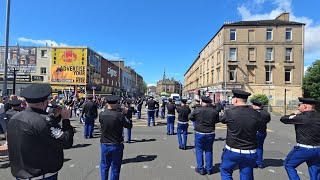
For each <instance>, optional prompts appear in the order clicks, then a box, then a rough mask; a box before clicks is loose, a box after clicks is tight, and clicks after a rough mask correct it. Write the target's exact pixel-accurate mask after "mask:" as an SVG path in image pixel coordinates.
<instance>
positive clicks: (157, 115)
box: [155, 109, 159, 118]
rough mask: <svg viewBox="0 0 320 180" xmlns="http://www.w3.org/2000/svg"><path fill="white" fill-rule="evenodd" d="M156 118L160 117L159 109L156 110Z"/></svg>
mask: <svg viewBox="0 0 320 180" xmlns="http://www.w3.org/2000/svg"><path fill="white" fill-rule="evenodd" d="M155 114H156V118H158V117H159V109H155Z"/></svg>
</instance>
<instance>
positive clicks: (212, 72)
mask: <svg viewBox="0 0 320 180" xmlns="http://www.w3.org/2000/svg"><path fill="white" fill-rule="evenodd" d="M213 74H214V71H211V83H213Z"/></svg>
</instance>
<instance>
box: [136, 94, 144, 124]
mask: <svg viewBox="0 0 320 180" xmlns="http://www.w3.org/2000/svg"><path fill="white" fill-rule="evenodd" d="M142 104H143V99H142V98H141V97H139V98H138V100H137V118H138V119H141V109H142Z"/></svg>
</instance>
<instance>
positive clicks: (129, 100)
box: [124, 98, 132, 104]
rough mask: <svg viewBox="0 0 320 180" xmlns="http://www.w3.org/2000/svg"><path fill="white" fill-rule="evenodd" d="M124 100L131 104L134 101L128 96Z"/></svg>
mask: <svg viewBox="0 0 320 180" xmlns="http://www.w3.org/2000/svg"><path fill="white" fill-rule="evenodd" d="M124 102H126V103H128V104H131V103H132V100H131V99H130V98H127V99H126V100H125V101H124Z"/></svg>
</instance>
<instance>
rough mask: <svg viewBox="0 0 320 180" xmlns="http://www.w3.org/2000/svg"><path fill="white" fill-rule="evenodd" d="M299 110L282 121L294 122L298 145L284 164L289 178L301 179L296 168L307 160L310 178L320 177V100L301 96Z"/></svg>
mask: <svg viewBox="0 0 320 180" xmlns="http://www.w3.org/2000/svg"><path fill="white" fill-rule="evenodd" d="M299 101H300V104H299V108H298V110H299V111H298V112H297V113H296V114H293V115H287V116H283V117H282V118H281V119H280V121H281V122H283V123H285V124H293V125H294V126H295V131H296V141H297V143H298V144H297V145H296V146H295V147H294V148H293V149H292V150H291V152H290V153H289V154H288V156H287V158H286V159H285V160H284V162H283V165H284V167H285V168H286V171H287V174H288V176H289V179H300V177H299V175H298V173H297V170H296V169H295V168H296V167H298V166H299V165H300V164H302V163H304V162H306V163H307V165H308V169H309V178H310V180H319V179H320V113H318V112H317V111H316V110H315V106H316V104H318V101H316V100H314V99H309V98H299Z"/></svg>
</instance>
